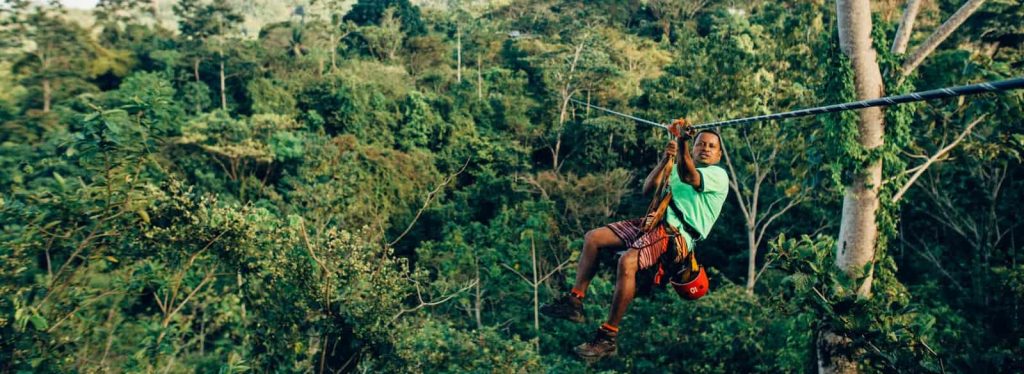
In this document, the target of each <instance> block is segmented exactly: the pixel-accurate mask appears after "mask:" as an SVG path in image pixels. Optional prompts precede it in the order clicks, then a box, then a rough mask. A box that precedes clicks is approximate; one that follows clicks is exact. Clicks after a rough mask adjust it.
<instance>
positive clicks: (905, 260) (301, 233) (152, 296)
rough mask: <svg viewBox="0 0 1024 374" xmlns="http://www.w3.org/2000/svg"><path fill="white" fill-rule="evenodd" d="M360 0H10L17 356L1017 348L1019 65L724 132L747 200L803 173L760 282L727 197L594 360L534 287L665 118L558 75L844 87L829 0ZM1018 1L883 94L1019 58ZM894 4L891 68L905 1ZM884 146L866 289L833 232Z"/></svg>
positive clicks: (634, 89) (602, 302) (689, 110)
mask: <svg viewBox="0 0 1024 374" xmlns="http://www.w3.org/2000/svg"><path fill="white" fill-rule="evenodd" d="M254 4H256V5H254ZM350 4H351V2H348V3H346V2H344V1H335V0H331V1H326V2H323V1H317V2H314V3H313V4H309V5H304V6H303V7H302V8H301V12H300V11H299V8H290V9H289V10H290V12H291V13H290V14H285V13H281V14H273V15H268V14H269V13H278V12H279V11H280V10H281V9H284V8H283V7H286V6H288V7H290V6H291V5H286V4H271V5H267V4H264V5H267V6H266V7H263V6H262V5H259V4H257V3H253V4H249V3H245V4H235V5H238V6H237V7H235V6H233V5H231V4H229V3H224V2H214V3H208V2H204V1H198V0H180V1H177V2H176V3H175V5H174V6H173V8H174V14H175V17H174V20H168V19H155V20H154V21H155V22H150V21H151V20H150V17H153V16H159V17H160V18H165V17H168V16H170V14H171V12H169V11H168V8H170V6H169V5H168V4H164V3H162V2H157V6H158V8H160V9H150V8H149V4H148V3H139V2H125V1H120V0H109V1H108V0H103V1H102V2H101V6H100V7H99V9H97V11H96V12H95V15H96V23H95V24H94V26H95V27H96V28H95V29H88V28H84V27H82V26H79V25H78V24H76V23H75V22H74V21H73V20H74V19H77V17H75V16H72V15H71V14H69V13H68V11H65V10H64V9H63V8H61V7H60V6H59V3H58V2H50V3H49V4H44V5H42V6H38V5H40V4H36V3H34V2H29V1H23V0H17V1H8V2H6V3H5V4H4V6H0V36H2V38H0V69H2V71H0V372H42V373H46V372H74V371H83V372H158V371H159V372H192V371H195V372H225V373H228V372H251V371H270V372H320V371H325V372H348V371H372V372H416V373H420V372H423V373H432V372H487V373H490V372H502V373H505V372H515V373H520V372H529V373H533V372H590V371H594V372H701V373H734V372H740V373H746V372H772V373H777V372H801V371H813V370H816V365H817V354H816V352H815V345H816V342H817V340H818V338H819V336H818V334H819V332H821V331H826V330H827V331H833V332H837V333H839V334H842V335H844V336H847V337H849V338H850V339H851V341H852V345H851V349H852V350H853V352H851V355H852V356H853V357H855V358H856V359H857V360H858V362H860V363H861V369H862V371H866V372H943V371H950V372H954V371H955V372H1001V371H1006V370H1007V369H1006V368H1015V367H1020V366H1021V365H1022V362H1021V355H1020V354H1019V352H1020V351H1021V347H1022V344H1024V343H1022V341H1021V336H1024V322H1022V321H1024V319H1022V313H1021V311H1020V310H1019V309H1020V308H1018V306H1019V304H1020V303H1021V300H1022V299H1024V279H1022V275H1021V274H1024V268H1022V267H1021V266H1020V263H1022V260H1024V259H1022V258H1021V255H1022V253H1024V252H1022V251H1020V250H1019V248H1018V247H1019V245H1018V244H1017V242H1016V239H1015V238H1016V237H1019V236H1020V235H1018V234H1022V233H1024V232H1022V231H1021V230H1022V229H1021V226H1020V225H1016V224H1015V222H1020V221H1021V220H1022V219H1024V217H1022V213H1021V211H1020V209H1016V206H1015V205H1014V203H1015V202H1016V201H1020V200H1022V199H1024V175H1022V170H1024V169H1022V168H1021V167H1020V163H1021V160H1022V154H1024V132H1022V131H1021V129H1020V126H1019V124H1020V118H1021V117H1022V115H1024V110H1022V108H1024V96H1022V95H1021V94H1020V93H1019V92H1018V93H1007V94H1000V95H981V96H976V97H970V98H962V99H951V100H944V101H934V102H930V103H928V104H926V105H910V106H899V107H893V108H888V109H886V111H885V113H886V138H885V145H884V146H883V147H882V148H880V149H879V150H877V151H873V152H868V151H866V150H864V149H863V148H862V147H860V145H859V143H858V142H857V137H858V133H857V127H856V121H857V117H856V113H855V112H852V111H851V112H844V113H842V114H837V115H831V116H823V117H815V118H809V119H800V120H787V121H782V122H778V123H763V124H757V125H751V126H747V127H743V128H730V129H725V130H724V131H723V138H724V139H725V146H726V147H727V149H728V151H729V152H730V157H731V162H732V163H733V166H734V167H733V170H732V171H731V173H730V174H731V176H732V177H733V178H734V180H735V181H736V182H737V183H738V186H737V187H738V189H739V190H740V191H741V192H740V193H739V194H737V195H739V196H740V197H745V198H752V197H753V196H755V195H756V196H759V197H760V198H761V207H762V208H765V206H768V208H766V209H770V208H771V207H772V206H773V204H774V207H775V208H776V209H777V208H778V207H779V206H780V204H781V205H784V202H785V201H786V199H790V198H793V197H794V196H798V195H799V196H807V197H809V199H810V200H809V201H808V202H806V203H803V204H800V205H798V206H797V207H796V208H794V209H793V211H791V212H790V213H787V214H786V215H781V216H778V217H776V218H772V219H774V221H772V227H771V228H769V229H767V230H766V232H767V233H766V234H764V235H765V236H764V237H765V240H766V241H767V242H768V243H769V244H768V245H766V246H767V248H761V252H760V253H761V255H760V256H759V257H758V258H757V260H759V261H758V264H764V265H765V266H766V267H765V268H764V269H763V271H762V270H761V269H757V270H759V273H758V278H757V279H758V283H757V284H758V287H757V288H755V289H754V290H753V291H754V292H753V293H748V292H747V290H746V289H745V288H744V287H742V286H739V285H737V283H739V282H735V281H734V280H745V277H746V266H744V265H745V263H746V261H742V260H744V259H746V258H747V252H746V251H741V250H739V248H746V244H747V242H746V240H747V239H746V238H745V235H743V234H744V230H743V229H744V224H743V223H744V221H745V219H744V217H743V216H742V212H741V208H740V207H739V201H740V200H739V199H734V198H730V199H729V200H728V203H727V204H726V206H725V208H724V210H723V212H724V213H723V217H722V219H721V220H720V221H719V222H718V223H717V224H716V226H715V230H714V232H713V233H712V235H711V237H710V238H709V239H708V240H707V241H702V242H700V243H699V244H698V248H699V249H698V253H700V254H701V260H702V261H703V263H704V265H705V267H706V268H707V269H708V270H709V274H710V277H711V282H712V287H711V293H710V294H709V295H708V296H706V297H704V298H702V299H701V300H699V301H696V302H682V301H679V300H678V299H677V298H676V297H675V295H674V294H673V293H672V292H671V290H660V289H658V290H654V292H652V293H649V294H647V293H645V294H644V297H641V298H639V299H637V300H635V301H634V302H633V303H632V304H631V305H630V309H629V314H628V315H627V317H626V318H625V320H624V321H623V323H622V328H623V330H622V334H621V335H620V341H619V342H620V347H619V348H620V354H619V356H618V357H615V358H608V359H606V360H603V361H601V362H600V363H597V364H594V365H590V366H588V365H586V364H584V363H583V362H581V361H580V360H578V359H577V358H576V357H575V356H574V355H572V354H571V350H570V349H569V348H570V347H571V346H572V345H575V344H578V343H580V342H582V341H583V340H584V339H587V338H588V337H589V336H590V334H591V333H592V332H593V330H592V329H593V328H594V327H595V326H594V325H595V323H588V324H585V325H574V324H568V323H564V322H563V321H557V320H550V319H546V318H543V317H541V318H538V319H536V320H535V319H534V316H535V313H536V312H537V310H536V309H535V308H536V305H538V304H543V303H544V302H546V301H547V300H549V299H550V298H551V297H554V296H557V295H559V294H561V293H563V292H564V291H565V290H566V289H567V288H568V286H569V284H571V282H572V279H573V277H574V276H575V272H574V270H573V269H574V264H575V261H576V260H577V258H578V256H579V251H580V247H581V245H582V243H583V237H584V235H585V233H586V232H587V231H588V230H590V229H593V228H595V227H600V226H601V225H604V224H606V223H608V222H610V221H614V220H619V219H625V218H632V217H635V216H637V215H638V214H640V213H641V212H642V211H643V209H644V207H645V206H646V202H647V201H648V199H649V197H646V196H641V195H640V194H639V191H637V190H638V189H637V187H638V185H639V179H640V178H639V177H641V176H644V175H646V173H647V172H648V170H649V168H650V166H651V164H652V163H653V162H655V161H656V160H657V158H658V157H659V156H660V153H661V151H662V150H663V146H664V142H665V138H664V133H663V132H661V130H660V129H651V128H648V127H645V126H644V125H639V124H636V123H632V122H630V121H623V120H621V119H618V118H612V117H608V116H604V115H602V114H598V113H596V112H594V111H587V110H586V109H584V108H580V107H575V106H572V105H565V106H563V104H565V101H564V99H566V98H567V97H568V96H569V95H571V96H572V97H574V98H576V99H580V100H585V101H588V102H591V103H595V104H598V105H601V106H605V107H609V108H612V109H615V110H620V111H624V112H627V113H631V114H636V115H638V116H641V117H644V118H648V119H652V120H656V121H659V122H667V121H670V120H671V119H673V118H680V117H685V118H688V119H690V120H693V121H697V122H704V121H710V120H715V119H726V118H732V117H738V116H748V115H756V114H765V113H770V112H776V111H781V110H791V109H797V108H802V107H808V106H813V105H818V104H829V103H837V102H842V101H848V100H852V99H853V92H854V91H853V87H852V84H853V80H852V72H851V71H850V69H849V62H848V61H846V60H845V57H843V55H842V53H841V52H840V51H839V50H838V48H837V44H838V41H837V40H836V34H835V33H834V32H833V30H832V29H833V28H834V27H835V21H834V20H833V18H834V15H833V10H832V9H833V7H834V5H831V3H825V2H820V1H784V2H752V3H738V2H693V1H641V2H614V1H592V2H565V1H535V0H514V1H503V2H497V3H492V4H487V5H482V4H461V3H459V4H457V2H446V3H443V4H442V3H439V2H419V3H417V4H421V6H422V8H420V7H418V6H414V5H412V3H410V2H409V1H406V0H401V1H390V0H389V1H358V2H355V4H354V5H352V9H351V11H349V12H347V13H346V7H348V6H349V5H350ZM959 5H960V4H959V3H955V2H950V1H943V2H939V3H938V4H937V5H936V7H934V8H930V9H929V10H927V11H924V12H922V13H921V14H920V15H919V25H921V26H919V27H918V28H919V29H921V30H923V31H925V30H926V29H927V28H928V27H930V26H928V25H934V24H937V23H938V22H940V21H941V20H942V19H944V18H945V17H946V16H947V15H948V14H949V13H952V12H953V11H955V9H956V8H957V7H959ZM883 8H885V6H884V5H883ZM1019 8H1020V6H1019V4H1013V2H1006V1H991V2H989V3H986V6H985V7H983V8H982V9H981V10H980V11H979V12H978V13H976V14H975V15H974V16H972V17H971V18H970V19H968V21H967V22H966V23H965V24H964V26H963V27H962V29H960V30H958V31H957V32H956V33H954V34H953V35H952V36H951V38H952V39H953V40H950V41H947V42H946V43H943V44H942V45H940V46H939V48H938V50H936V52H935V53H934V54H932V55H931V56H929V57H928V59H926V60H925V63H924V64H923V65H922V66H921V67H920V68H919V69H918V70H917V72H916V73H915V75H914V76H912V77H909V78H908V79H905V80H895V79H893V77H888V76H887V77H885V83H886V88H885V90H886V93H887V94H900V93H906V92H910V91H913V90H917V89H931V88H938V87H943V86H949V85H957V84H966V83H976V82H982V81H987V80H995V79H1002V78H1006V77H1012V76H1019V75H1020V68H1021V64H1020V60H1021V59H1020V51H1021V50H1022V48H1021V46H1020V43H1019V41H1020V37H1019V35H1020V32H1019V31H1020V30H1019V29H1020V27H1019V25H1018V23H1019V22H1016V23H1015V22H1014V21H1017V20H1018V19H1019V18H1020V17H1018V15H1019V13H1021V12H1020V9H1019ZM151 11H159V12H157V13H158V14H155V15H154V14H151V13H150V12H151ZM883 12H884V10H883ZM245 20H248V21H245ZM243 22H255V23H257V24H258V23H262V24H265V25H266V26H265V27H264V28H263V29H262V30H260V31H259V32H258V33H253V32H251V31H253V30H252V29H251V27H247V25H251V23H247V24H243ZM175 23H176V24H177V30H171V29H168V28H167V26H172V25H173V24H175ZM874 23H875V25H876V27H875V29H874V30H873V35H872V38H873V40H874V41H875V43H876V49H877V50H878V51H879V54H878V61H879V63H880V66H881V68H882V70H883V71H888V72H890V74H891V73H893V72H896V71H898V70H899V69H898V68H897V67H898V66H899V64H900V63H901V62H902V61H901V60H900V59H901V58H902V56H894V55H891V54H890V53H888V52H886V51H887V50H888V49H889V48H885V46H884V43H883V42H884V41H887V40H891V37H892V34H893V32H894V31H895V27H896V25H895V24H894V23H893V22H889V21H886V20H885V19H884V18H883V17H881V16H879V17H876V19H875V22H874ZM90 30H92V32H90ZM921 37H923V33H916V34H915V35H914V40H919V39H921ZM912 44H913V43H912ZM456 51H461V55H459V54H457V52H456ZM460 56H461V60H460V59H459V57H460ZM222 100H223V101H222ZM213 109H216V110H213ZM211 110H212V111H211ZM563 110H564V117H563ZM978 120H981V122H978V124H977V125H976V126H975V127H974V128H973V130H972V131H971V132H970V133H969V134H966V135H964V136H963V137H962V140H961V142H960V143H959V145H958V146H957V147H955V148H954V149H952V150H951V151H949V152H948V153H947V154H945V155H943V156H941V157H938V158H937V159H936V161H937V162H936V163H934V164H932V165H931V166H930V169H928V171H927V172H925V173H923V174H922V175H920V176H919V177H918V179H917V182H916V183H917V184H915V185H913V186H911V188H910V189H908V190H907V192H906V194H905V195H903V199H902V200H900V202H898V203H888V201H889V200H890V199H891V198H893V197H894V196H895V194H896V192H897V191H898V190H899V188H900V187H902V186H903V184H904V183H907V182H909V181H910V177H911V175H912V172H908V171H909V170H911V169H910V168H913V167H917V166H919V165H921V164H920V162H921V161H920V160H923V159H924V158H925V157H929V156H931V155H934V154H935V152H937V151H939V150H941V149H943V147H946V146H947V145H949V144H950V142H951V141H952V140H954V139H958V136H959V135H960V134H961V132H963V131H964V130H965V128H966V127H967V126H968V124H971V123H974V122H975V121H978ZM879 159H880V160H882V161H883V165H884V168H885V170H884V174H885V178H886V184H884V185H883V186H882V187H883V189H882V199H883V201H885V202H886V203H885V204H883V206H882V208H881V210H880V212H879V221H878V225H879V228H880V229H881V230H880V232H881V235H880V238H879V247H878V251H877V253H876V256H875V258H874V261H873V262H872V263H871V266H873V268H874V277H875V278H874V284H873V291H874V295H873V296H872V297H870V298H858V297H857V296H856V292H855V288H854V285H856V284H858V282H857V281H858V280H854V279H847V278H845V275H843V273H842V272H840V271H838V270H837V269H835V266H834V261H835V254H834V248H835V243H834V240H833V239H831V237H830V236H828V234H829V233H830V232H831V233H832V234H833V235H834V232H835V231H836V229H837V227H838V224H839V223H838V222H837V221H838V220H837V218H836V217H837V216H838V213H839V211H838V209H839V197H840V196H841V194H840V191H841V188H842V187H843V186H845V185H846V184H848V182H849V181H850V180H851V177H852V176H854V175H856V173H858V172H860V170H862V169H863V166H864V165H866V164H867V163H869V162H870V161H872V160H879ZM768 165H771V167H772V168H771V169H770V170H771V171H770V172H768V173H765V171H766V170H768V169H766V168H764V167H767V166H768ZM759 178H760V179H759ZM756 180H761V181H762V182H763V184H762V185H761V187H760V188H759V189H754V188H747V186H749V185H751V184H752V181H756ZM731 193H732V192H731ZM773 202H775V203H773ZM764 219H765V218H764V217H762V222H764ZM778 233H784V235H783V234H778ZM811 233H813V235H811ZM822 233H824V235H822ZM791 238H798V239H791ZM607 257H608V258H607V259H603V261H604V263H603V265H602V268H601V269H602V270H601V271H599V273H598V276H597V278H595V279H594V280H593V283H592V284H591V287H590V289H589V291H588V295H587V298H586V300H587V301H586V307H585V310H586V313H587V316H588V318H589V320H590V321H591V322H594V321H600V320H601V318H603V317H604V316H605V314H606V312H607V307H608V302H609V300H610V298H611V294H612V288H613V285H614V282H615V278H614V277H615V271H614V270H612V269H611V268H610V267H609V266H607V265H611V264H609V263H614V258H613V256H607ZM608 260H610V261H608Z"/></svg>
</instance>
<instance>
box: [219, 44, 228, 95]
mask: <svg viewBox="0 0 1024 374" xmlns="http://www.w3.org/2000/svg"><path fill="white" fill-rule="evenodd" d="M224 86H225V84H224V51H220V109H222V110H228V97H227V94H225V93H224Z"/></svg>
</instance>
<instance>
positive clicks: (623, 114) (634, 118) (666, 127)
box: [569, 97, 668, 130]
mask: <svg viewBox="0 0 1024 374" xmlns="http://www.w3.org/2000/svg"><path fill="white" fill-rule="evenodd" d="M569 101H572V102H574V103H576V104H580V105H586V106H588V107H591V108H594V109H597V110H602V111H605V112H608V113H611V114H614V115H617V116H622V117H626V118H629V119H631V120H634V121H637V122H640V123H644V124H648V125H651V126H657V127H661V128H663V129H666V130H667V129H668V125H666V124H664V123H657V122H654V121H648V120H645V119H643V118H638V117H633V116H631V115H628V114H625V113H620V112H616V111H614V110H611V109H608V108H602V107H599V106H597V105H593V104H587V103H584V102H582V101H579V100H576V99H573V98H571V97H570V98H569Z"/></svg>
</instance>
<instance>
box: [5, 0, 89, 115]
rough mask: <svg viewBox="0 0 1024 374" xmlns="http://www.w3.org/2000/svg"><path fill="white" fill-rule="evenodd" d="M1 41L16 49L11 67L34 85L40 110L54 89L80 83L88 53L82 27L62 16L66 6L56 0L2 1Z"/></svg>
mask: <svg viewBox="0 0 1024 374" xmlns="http://www.w3.org/2000/svg"><path fill="white" fill-rule="evenodd" d="M4 8H5V9H4V13H6V14H5V15H4V17H3V25H2V36H3V40H4V42H3V44H4V45H5V46H7V47H10V48H12V50H17V51H20V52H16V56H15V62H14V64H13V66H12V68H13V70H14V71H15V72H17V73H20V74H22V76H23V77H24V82H23V84H25V85H27V86H34V87H38V89H39V92H40V94H39V95H40V102H41V105H42V108H41V109H42V111H43V112H49V111H50V108H51V106H52V103H53V97H54V93H55V92H57V91H58V90H61V89H63V88H65V87H60V85H61V84H65V85H72V84H74V83H81V82H82V80H81V79H82V78H83V77H84V74H85V73H86V72H87V70H86V69H82V68H81V67H82V65H85V64H86V61H87V59H88V57H89V52H88V51H89V47H90V46H92V45H93V43H90V41H89V40H88V35H86V32H85V30H83V29H82V28H81V27H80V26H78V25H77V24H74V23H72V22H69V21H67V20H66V19H65V15H66V10H65V9H64V7H63V5H61V3H60V2H59V1H57V0H51V1H50V2H49V3H48V4H46V5H39V4H34V3H32V2H30V1H23V0H15V1H7V2H6V3H5V4H4Z"/></svg>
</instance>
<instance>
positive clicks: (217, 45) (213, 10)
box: [174, 0, 244, 110]
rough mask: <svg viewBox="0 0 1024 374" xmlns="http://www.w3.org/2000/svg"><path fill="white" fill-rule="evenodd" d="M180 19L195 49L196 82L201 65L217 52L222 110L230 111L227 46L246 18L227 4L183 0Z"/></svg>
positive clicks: (178, 9) (177, 7) (178, 8)
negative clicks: (226, 67) (209, 54)
mask: <svg viewBox="0 0 1024 374" xmlns="http://www.w3.org/2000/svg"><path fill="white" fill-rule="evenodd" d="M174 13H175V15H177V16H178V29H179V30H180V31H181V34H182V36H183V37H184V38H185V40H186V44H187V45H189V46H190V47H191V48H190V50H191V52H190V53H191V57H192V64H193V65H192V69H193V75H194V77H195V80H196V82H199V64H200V62H201V61H202V60H204V59H205V55H206V54H207V53H209V52H211V51H212V52H213V53H215V54H216V55H217V57H216V61H217V65H218V72H219V75H218V78H219V86H220V105H221V109H225V110H226V109H227V94H226V93H225V91H226V82H225V80H226V77H225V72H224V64H225V61H226V57H225V50H226V49H228V48H229V46H228V45H227V44H228V43H229V41H230V39H231V37H232V35H233V34H234V32H235V31H236V30H237V29H238V26H239V25H241V23H242V21H243V20H244V18H243V17H242V14H241V13H239V12H238V10H237V9H235V8H233V7H232V6H231V5H230V4H228V3H226V2H223V1H215V2H213V3H210V4H205V5H204V4H202V3H200V2H199V1H198V0H183V1H180V2H178V4H176V5H175V6H174Z"/></svg>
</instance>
